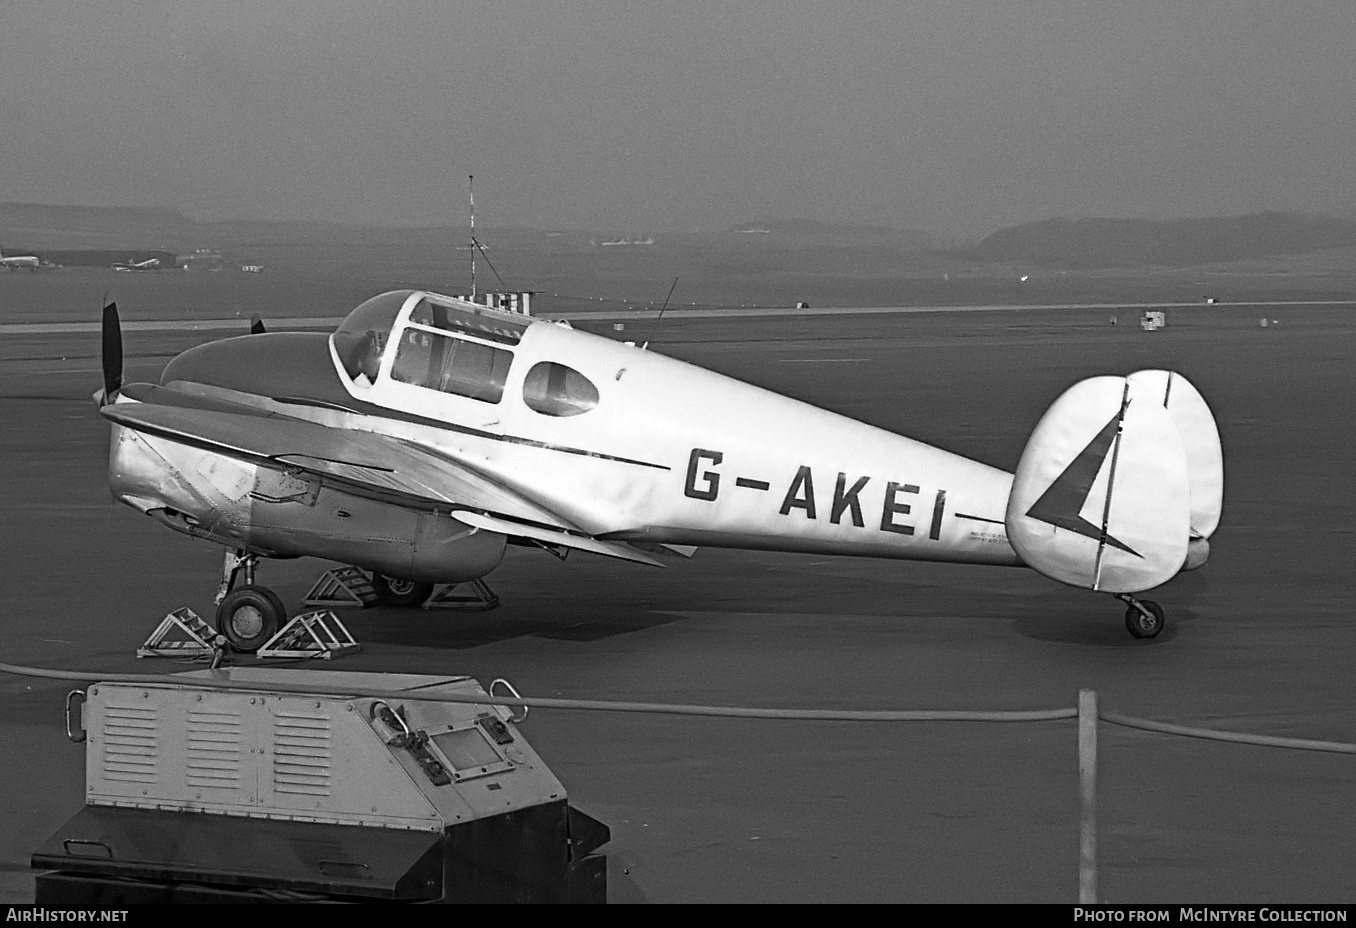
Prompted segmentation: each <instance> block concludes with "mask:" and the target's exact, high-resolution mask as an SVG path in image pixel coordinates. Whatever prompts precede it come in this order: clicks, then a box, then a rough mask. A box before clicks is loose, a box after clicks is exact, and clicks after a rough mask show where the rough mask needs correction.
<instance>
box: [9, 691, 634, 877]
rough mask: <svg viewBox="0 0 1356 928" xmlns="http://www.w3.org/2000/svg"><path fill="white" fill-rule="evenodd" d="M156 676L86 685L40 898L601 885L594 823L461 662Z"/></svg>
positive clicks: (38, 861) (42, 857) (599, 834)
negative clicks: (420, 667)
mask: <svg viewBox="0 0 1356 928" xmlns="http://www.w3.org/2000/svg"><path fill="white" fill-rule="evenodd" d="M165 680H166V681H169V682H165V683H159V682H157V683H120V682H103V683H97V684H94V685H92V686H90V687H89V689H88V690H87V691H86V693H85V694H84V696H83V698H84V705H83V723H82V724H81V725H80V726H78V727H80V728H82V729H83V735H84V738H85V740H86V744H87V747H86V755H85V777H86V798H85V801H86V806H85V809H84V810H83V811H81V812H80V813H79V814H77V815H76V816H75V817H74V818H73V819H71V821H69V822H68V823H67V824H66V825H65V826H64V827H63V828H62V829H61V830H60V831H58V832H57V833H56V834H55V835H54V836H53V837H52V838H51V839H49V840H48V841H47V842H46V843H45V844H44V845H43V846H42V847H41V848H40V849H39V850H38V851H37V852H36V853H35V854H34V855H33V860H32V865H33V867H35V868H38V869H42V870H50V871H52V872H49V873H44V874H42V875H40V876H39V877H38V878H37V901H38V902H39V903H48V902H57V901H60V902H62V903H71V902H78V901H84V902H90V903H112V902H115V901H116V902H175V901H190V900H192V901H197V900H202V901H226V900H231V901H251V900H254V901H260V902H277V901H281V900H285V899H296V900H299V901H306V900H319V899H324V900H329V901H337V900H351V901H375V900H393V901H395V900H404V901H441V902H539V901H540V902H551V901H554V902H566V901H595V902H602V901H605V899H606V891H607V873H606V858H604V857H602V856H600V855H595V854H593V851H595V850H596V849H597V848H599V847H601V846H602V845H603V844H605V843H606V842H607V841H608V839H609V837H610V836H609V833H608V830H607V827H606V826H605V825H603V824H602V823H600V822H597V821H595V820H594V819H591V818H589V817H588V816H586V815H584V814H583V813H581V812H579V811H578V810H576V809H574V808H572V807H571V806H570V805H569V803H568V800H567V796H566V793H565V789H564V787H563V786H562V785H561V783H560V781H559V780H558V779H556V777H555V776H554V775H553V774H552V773H551V771H550V770H549V769H548V768H547V767H546V765H545V764H544V763H543V762H542V760H541V758H540V757H539V756H538V755H537V753H536V752H535V751H534V750H533V749H532V748H531V746H530V745H528V743H527V742H526V741H525V740H524V738H523V737H522V734H521V733H520V732H519V730H518V727H517V724H516V717H515V716H514V715H513V714H512V713H510V711H509V710H507V709H505V708H504V707H500V706H493V705H490V704H488V703H480V702H476V699H477V698H487V697H488V694H487V693H486V692H485V690H484V689H483V688H482V687H481V686H480V684H479V683H477V682H476V681H475V680H472V679H470V678H469V677H462V676H453V677H443V676H424V675H415V674H373V673H349V672H338V671H309V670H308V671H303V670H295V669H278V668H230V669H227V670H204V671H193V672H190V673H186V674H178V675H176V676H174V677H166V678H165ZM73 695H75V694H73ZM72 727H76V726H72Z"/></svg>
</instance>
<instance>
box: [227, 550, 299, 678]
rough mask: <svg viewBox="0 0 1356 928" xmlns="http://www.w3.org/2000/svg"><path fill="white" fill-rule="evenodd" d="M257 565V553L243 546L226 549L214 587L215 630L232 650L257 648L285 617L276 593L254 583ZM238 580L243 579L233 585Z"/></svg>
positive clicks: (247, 650) (285, 611) (248, 652)
mask: <svg viewBox="0 0 1356 928" xmlns="http://www.w3.org/2000/svg"><path fill="white" fill-rule="evenodd" d="M258 565H259V555H257V554H252V553H250V552H249V551H246V550H245V549H244V548H237V549H235V550H234V551H232V550H230V549H227V551H226V558H225V560H224V562H223V563H222V565H221V583H220V585H219V586H218V587H217V596H216V602H217V631H219V632H220V633H221V634H222V635H223V636H224V637H225V638H226V640H227V641H229V642H230V644H231V648H232V649H233V650H236V651H243V652H244V653H246V654H252V653H254V652H255V651H257V650H259V648H260V647H262V646H263V645H264V644H266V643H267V642H268V640H269V639H270V638H272V637H273V636H274V635H276V634H277V633H278V629H279V628H280V627H281V626H282V624H283V622H284V621H285V620H286V619H287V610H286V609H285V608H284V607H283V604H282V600H281V599H279V598H278V594H277V593H274V592H273V591H272V590H270V589H269V588H268V587H265V586H256V585H255V583H254V571H255V568H256V567H257V566H258ZM237 579H243V580H244V581H245V582H244V583H243V584H242V585H241V586H236V585H235V582H236V580H237Z"/></svg>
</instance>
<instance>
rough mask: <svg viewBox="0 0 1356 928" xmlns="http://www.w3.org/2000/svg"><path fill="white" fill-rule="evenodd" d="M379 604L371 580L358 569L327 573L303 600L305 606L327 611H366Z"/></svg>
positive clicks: (351, 568) (329, 571)
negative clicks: (322, 608)
mask: <svg viewBox="0 0 1356 928" xmlns="http://www.w3.org/2000/svg"><path fill="white" fill-rule="evenodd" d="M377 602H378V597H377V591H376V589H375V588H374V587H373V586H372V580H371V578H370V577H368V576H367V574H365V573H363V572H362V571H361V570H359V569H358V568H356V567H334V568H331V569H330V570H327V571H325V572H324V573H323V574H321V575H320V579H318V580H316V582H315V585H314V586H312V587H311V591H310V592H309V593H307V594H306V595H305V596H304V597H302V600H301V603H302V605H303V606H323V607H324V608H326V609H366V608H367V607H368V606H375V605H376V604H377Z"/></svg>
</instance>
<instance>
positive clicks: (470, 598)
mask: <svg viewBox="0 0 1356 928" xmlns="http://www.w3.org/2000/svg"><path fill="white" fill-rule="evenodd" d="M462 587H470V592H469V593H458V592H456V591H457V590H458V589H461V588H462ZM497 605H499V595H498V594H497V593H495V592H494V590H492V589H490V587H489V584H487V583H486V582H485V581H484V580H471V581H470V582H468V583H451V584H448V585H446V586H440V587H438V588H437V589H435V590H434V591H433V595H432V596H430V597H429V598H428V599H427V600H425V602H424V606H423V608H425V609H469V610H474V609H493V608H494V607H495V606H497Z"/></svg>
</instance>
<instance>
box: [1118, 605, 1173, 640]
mask: <svg viewBox="0 0 1356 928" xmlns="http://www.w3.org/2000/svg"><path fill="white" fill-rule="evenodd" d="M1139 604H1140V605H1141V606H1143V607H1144V608H1145V609H1147V610H1148V611H1149V615H1145V614H1144V613H1143V612H1141V611H1139V609H1137V608H1135V607H1134V606H1131V607H1130V608H1128V609H1126V610H1125V627H1126V628H1127V629H1129V630H1130V634H1131V635H1133V636H1134V637H1136V638H1157V637H1158V633H1159V632H1161V631H1162V630H1163V626H1164V625H1165V624H1166V622H1165V620H1164V618H1163V609H1162V607H1160V606H1159V605H1158V603H1156V602H1153V601H1152V600H1148V599H1141V600H1140V601H1139Z"/></svg>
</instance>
